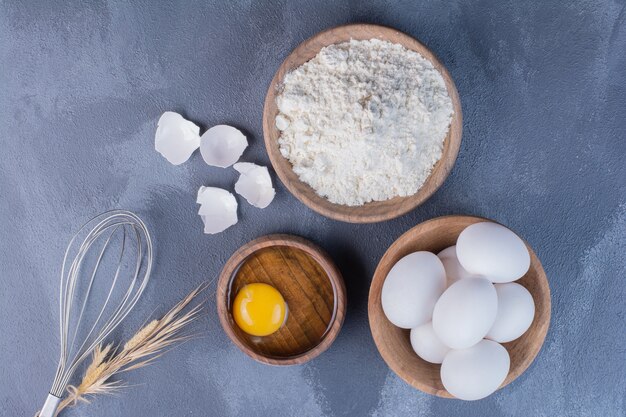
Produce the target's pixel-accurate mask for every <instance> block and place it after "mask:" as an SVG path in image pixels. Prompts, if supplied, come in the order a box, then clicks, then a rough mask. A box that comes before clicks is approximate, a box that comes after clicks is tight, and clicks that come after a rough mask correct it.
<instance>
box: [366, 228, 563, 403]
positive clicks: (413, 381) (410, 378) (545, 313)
mask: <svg viewBox="0 0 626 417" xmlns="http://www.w3.org/2000/svg"><path fill="white" fill-rule="evenodd" d="M455 219H456V220H470V221H473V222H479V221H486V222H492V223H496V224H501V223H499V222H497V221H495V220H492V219H489V218H486V217H480V216H471V215H448V216H440V217H435V218H433V219H429V220H426V221H424V222H422V223H419V224H418V225H416V226H414V227H412V228H411V229H409V230H407V231H406V232H404V233H403V234H402V235H400V236H399V237H398V238H397V239H396V240H395V241H394V242H393V243H392V244H391V245H390V246H389V248H388V249H387V250H386V251H385V253H384V255H383V256H382V258H381V259H380V261H379V263H378V265H377V267H376V270H375V271H374V276H373V278H372V282H371V284H370V291H369V296H368V309H367V312H368V319H369V320H368V321H369V325H370V332H371V334H372V338H373V339H374V343H375V344H376V348H377V349H378V353H379V354H380V355H381V356H382V358H383V360H384V361H385V363H386V364H387V366H389V368H390V369H391V370H392V371H393V372H394V373H395V374H396V375H398V376H399V377H400V378H401V379H402V380H404V381H405V382H406V383H407V384H409V385H411V386H412V387H414V388H416V389H418V390H420V391H422V392H424V393H426V394H431V395H436V396H438V397H441V398H453V399H455V397H453V396H452V395H451V394H450V393H449V392H448V391H446V390H445V389H443V390H440V389H437V388H435V387H433V386H431V385H429V384H426V383H424V382H422V381H421V380H419V379H418V378H416V377H415V376H414V375H411V374H410V373H409V372H407V371H406V370H405V369H403V368H402V367H401V366H396V365H395V364H394V360H393V358H392V357H391V354H390V353H388V352H387V349H386V348H385V339H384V338H383V336H382V335H379V334H378V331H377V330H374V325H375V323H374V317H373V316H374V315H379V313H377V312H376V311H374V304H375V303H376V299H377V298H378V299H380V294H381V291H382V283H381V285H380V289H381V291H378V292H377V293H374V290H373V289H374V286H375V283H378V282H380V281H383V282H384V279H385V277H386V276H384V275H383V271H382V267H381V265H382V264H383V262H384V261H385V260H386V259H387V258H389V257H392V256H394V254H395V253H396V252H399V251H401V250H402V248H403V247H404V246H405V245H401V243H400V242H401V241H402V240H403V239H404V238H405V237H407V236H411V235H413V234H416V233H417V232H419V231H420V229H423V228H424V227H426V226H427V225H428V224H430V223H434V222H440V221H446V220H455ZM503 226H504V227H507V226H505V225H503ZM507 228H508V227H507ZM518 236H519V235H518ZM520 238H521V237H520ZM413 240H414V239H413ZM522 240H523V241H524V243H525V244H526V247H527V248H528V251H529V252H530V255H531V259H533V258H535V259H536V260H537V264H536V275H537V279H538V281H539V284H540V287H541V291H540V293H539V297H541V299H542V305H543V309H542V310H541V311H540V310H536V313H535V317H543V318H545V321H544V322H541V323H538V335H537V338H536V341H539V343H536V344H535V345H533V349H532V350H530V351H527V352H526V354H525V355H524V358H523V359H522V360H521V362H520V363H519V364H518V366H517V367H516V368H511V369H510V370H509V373H508V375H507V377H506V379H505V380H504V382H503V383H502V385H500V387H499V388H498V390H500V389H502V388H504V387H505V386H507V385H508V384H510V383H511V382H513V381H514V380H516V379H517V378H518V377H519V376H520V375H521V374H522V373H524V372H525V371H526V370H527V369H528V367H529V366H530V365H531V364H532V362H533V361H534V360H535V358H536V357H537V355H538V354H539V352H540V350H541V347H542V346H543V344H544V342H545V339H546V335H547V333H548V328H549V326H550V320H551V295H550V285H549V282H548V278H547V275H546V273H545V270H544V269H543V265H542V264H541V261H540V260H539V258H538V257H537V255H536V254H535V252H534V251H533V249H532V247H531V246H530V245H529V244H528V242H526V241H525V240H524V239H523V238H522ZM515 282H517V281H515ZM533 298H534V297H533ZM535 304H537V303H536V302H535ZM380 316H382V319H383V320H387V318H386V317H385V316H384V313H383V312H382V308H381V312H380ZM521 337H524V335H522V336H521ZM516 340H517V339H516ZM503 345H505V347H506V345H507V344H506V343H504V344H503ZM507 350H508V348H507Z"/></svg>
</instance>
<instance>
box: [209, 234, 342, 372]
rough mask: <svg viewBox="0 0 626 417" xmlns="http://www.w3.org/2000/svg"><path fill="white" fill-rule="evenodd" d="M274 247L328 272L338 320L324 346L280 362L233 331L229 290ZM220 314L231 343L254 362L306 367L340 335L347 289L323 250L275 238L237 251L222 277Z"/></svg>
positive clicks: (307, 243)
mask: <svg viewBox="0 0 626 417" xmlns="http://www.w3.org/2000/svg"><path fill="white" fill-rule="evenodd" d="M272 246H289V247H293V248H297V249H300V250H302V251H304V252H306V253H307V254H308V255H310V256H311V257H312V258H313V259H314V260H315V261H316V262H317V263H318V264H319V265H320V266H321V267H322V269H323V270H324V272H326V275H327V277H328V279H329V280H330V282H331V285H332V288H333V293H334V309H335V312H334V316H333V318H332V319H331V320H332V321H331V323H330V325H329V328H328V331H327V332H326V334H325V335H324V336H323V338H322V340H321V341H320V343H318V344H317V345H316V346H314V347H313V348H311V349H310V350H308V351H306V352H302V353H300V354H297V355H294V356H290V357H286V358H278V357H274V356H269V355H265V354H263V353H261V352H257V351H256V350H254V349H252V348H251V347H250V346H249V345H248V344H246V343H244V342H243V341H242V340H241V339H240V338H239V336H238V335H237V333H236V332H235V331H234V329H233V326H234V324H233V322H232V321H231V320H230V316H231V314H230V311H229V308H228V302H227V300H228V287H229V284H230V281H231V278H232V277H233V274H234V273H235V271H236V270H237V268H238V267H239V266H240V265H241V264H242V263H243V262H244V261H245V260H246V259H247V258H248V256H250V255H252V254H253V253H255V252H257V251H259V250H261V249H264V248H268V247H272ZM216 302H217V313H218V317H219V319H220V323H221V325H222V328H223V329H224V332H226V334H227V335H228V337H229V338H230V340H231V341H232V342H233V343H234V344H235V345H236V346H237V347H238V348H239V349H240V350H242V351H243V352H244V353H245V354H247V355H248V356H250V357H251V358H252V359H254V360H256V361H258V362H261V363H265V364H268V365H300V364H303V363H306V362H308V361H310V360H312V359H314V358H316V357H317V356H319V355H320V354H321V353H322V352H324V351H325V350H326V349H328V348H329V347H330V345H331V344H332V343H333V342H334V341H335V339H336V338H337V336H338V335H339V331H340V330H341V327H342V326H343V321H344V318H345V315H346V288H345V284H344V281H343V277H342V275H341V272H340V271H339V269H338V268H337V266H336V265H335V263H334V262H333V261H332V259H331V257H330V256H329V255H328V254H327V253H326V251H324V250H323V249H322V248H321V247H319V246H317V245H316V244H314V243H312V242H310V241H308V240H306V239H304V238H302V237H300V236H294V235H288V234H272V235H266V236H262V237H259V238H257V239H254V240H252V241H250V242H248V243H246V244H245V245H243V246H241V247H240V248H239V249H237V250H236V251H235V252H234V253H233V254H232V255H231V257H230V258H229V259H228V261H227V262H226V264H225V265H224V268H222V272H221V273H220V275H219V279H218V282H217V290H216Z"/></svg>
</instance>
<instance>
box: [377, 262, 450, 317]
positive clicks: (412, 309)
mask: <svg viewBox="0 0 626 417" xmlns="http://www.w3.org/2000/svg"><path fill="white" fill-rule="evenodd" d="M445 287H446V272H445V270H444V269H443V265H442V263H441V261H440V260H439V258H437V255H435V254H434V253H430V252H415V253H411V254H409V255H407V256H405V257H404V258H402V259H400V260H399V261H398V262H397V263H396V264H395V265H394V266H393V268H391V270H390V271H389V274H387V277H386V278H385V282H384V284H383V289H382V294H381V303H382V307H383V311H384V312H385V315H386V316H387V318H388V319H389V321H390V322H392V323H393V324H395V325H396V326H398V327H401V328H403V329H412V328H414V327H417V326H419V325H421V324H424V323H427V322H429V321H430V319H431V318H432V314H433V308H434V306H435V303H436V302H437V299H438V298H439V296H440V295H441V293H442V292H443V290H444V289H445Z"/></svg>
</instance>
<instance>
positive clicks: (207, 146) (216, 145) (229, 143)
mask: <svg viewBox="0 0 626 417" xmlns="http://www.w3.org/2000/svg"><path fill="white" fill-rule="evenodd" d="M247 147H248V140H247V139H246V137H245V136H244V135H243V133H241V132H240V131H239V130H238V129H235V128H234V127H232V126H227V125H217V126H213V127H212V128H210V129H209V130H207V131H206V132H204V134H203V135H202V137H201V138H200V153H201V154H202V158H203V159H204V162H206V163H207V164H209V165H211V166H215V167H221V168H226V167H229V166H231V165H232V164H234V163H235V162H237V161H238V160H239V157H240V156H241V154H243V151H244V150H245V149H246V148H247Z"/></svg>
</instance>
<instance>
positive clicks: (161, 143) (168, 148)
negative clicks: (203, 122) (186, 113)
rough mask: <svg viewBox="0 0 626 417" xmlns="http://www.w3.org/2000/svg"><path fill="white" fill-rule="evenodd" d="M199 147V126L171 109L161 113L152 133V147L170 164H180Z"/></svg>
mask: <svg viewBox="0 0 626 417" xmlns="http://www.w3.org/2000/svg"><path fill="white" fill-rule="evenodd" d="M198 147H200V128H199V127H198V126H196V125H195V124H194V123H192V122H190V121H189V120H186V119H185V118H184V117H183V116H181V115H180V114H178V113H175V112H172V111H166V112H165V113H163V115H162V116H161V118H160V119H159V121H158V123H157V130H156V134H155V135H154V149H156V150H157V152H159V153H160V154H161V155H163V156H164V157H165V159H167V160H168V161H169V162H170V163H171V164H174V165H180V164H182V163H183V162H185V161H186V160H188V159H189V157H190V156H191V154H192V153H193V152H194V151H195V150H196V149H198Z"/></svg>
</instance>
